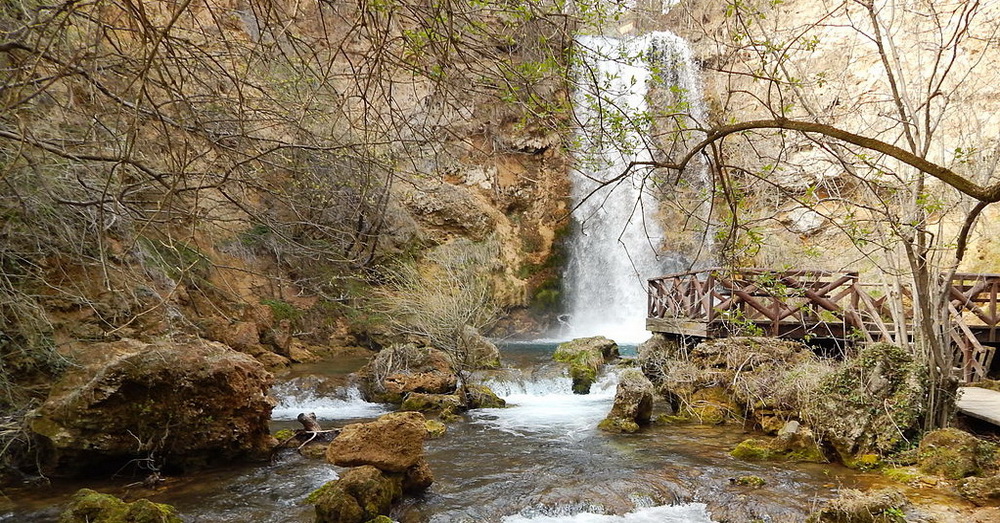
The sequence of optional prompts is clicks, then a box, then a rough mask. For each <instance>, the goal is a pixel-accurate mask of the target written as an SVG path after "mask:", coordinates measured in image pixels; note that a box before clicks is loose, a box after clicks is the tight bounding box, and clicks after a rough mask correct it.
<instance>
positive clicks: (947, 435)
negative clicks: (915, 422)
mask: <svg viewBox="0 0 1000 523" xmlns="http://www.w3.org/2000/svg"><path fill="white" fill-rule="evenodd" d="M985 449H986V448H985V447H984V446H982V445H980V441H979V439H978V438H976V437H975V436H973V435H972V434H969V433H968V432H964V431H961V430H958V429H955V428H947V429H940V430H935V431H933V432H930V433H928V434H927V435H926V436H924V439H922V440H921V441H920V447H918V449H917V452H918V456H919V460H920V462H919V467H920V470H921V471H922V472H925V473H927V474H937V475H940V476H944V477H946V478H948V479H961V478H964V477H966V476H971V475H974V474H977V473H978V472H979V471H980V470H981V465H980V463H982V462H984V461H987V460H988V457H989V456H990V455H991V454H992V453H991V452H988V451H985Z"/></svg>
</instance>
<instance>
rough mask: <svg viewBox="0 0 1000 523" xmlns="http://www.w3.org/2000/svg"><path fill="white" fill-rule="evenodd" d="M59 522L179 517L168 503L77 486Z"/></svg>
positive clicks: (163, 521) (135, 522)
mask: <svg viewBox="0 0 1000 523" xmlns="http://www.w3.org/2000/svg"><path fill="white" fill-rule="evenodd" d="M59 523H181V518H180V517H179V516H178V515H177V511H176V510H174V508H173V507H171V506H170V505H163V504H160V503H153V502H152V501H149V500H147V499H140V500H138V501H134V502H132V503H126V502H124V501H122V500H121V499H118V498H116V497H115V496H112V495H110V494H101V493H100V492H95V491H93V490H90V489H80V490H79V491H77V493H76V494H74V495H73V498H72V500H71V501H70V504H69V506H67V507H66V510H65V511H63V513H62V514H61V515H60V516H59Z"/></svg>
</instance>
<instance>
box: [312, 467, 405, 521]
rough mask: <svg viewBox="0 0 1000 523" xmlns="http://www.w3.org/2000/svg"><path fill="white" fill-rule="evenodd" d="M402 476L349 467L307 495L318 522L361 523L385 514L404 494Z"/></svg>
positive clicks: (373, 469)
mask: <svg viewBox="0 0 1000 523" xmlns="http://www.w3.org/2000/svg"><path fill="white" fill-rule="evenodd" d="M402 483H403V480H402V477H401V476H399V475H398V474H396V475H392V474H385V473H384V472H382V471H381V470H379V469H377V468H375V467H372V466H370V465H365V466H361V467H357V468H353V469H351V470H348V471H347V472H345V473H344V475H343V476H341V477H340V478H339V479H335V480H333V481H330V482H328V483H327V484H325V485H323V486H322V487H320V488H319V489H318V490H316V491H315V492H313V493H312V494H310V495H309V497H308V498H306V501H307V502H308V503H311V504H313V505H315V506H316V522H317V523H363V522H365V521H370V520H373V519H375V518H376V517H378V516H379V515H386V514H388V513H389V510H390V509H391V508H392V503H393V502H395V501H396V500H398V499H399V498H400V497H402V495H403V489H402Z"/></svg>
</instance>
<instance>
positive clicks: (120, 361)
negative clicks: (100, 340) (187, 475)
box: [29, 338, 273, 475]
mask: <svg viewBox="0 0 1000 523" xmlns="http://www.w3.org/2000/svg"><path fill="white" fill-rule="evenodd" d="M102 345H104V346H103V347H102V348H100V350H98V348H95V347H90V348H89V349H88V350H89V351H91V352H103V353H105V354H106V355H108V356H106V357H105V358H103V359H101V360H99V361H93V362H90V363H87V364H83V365H81V366H79V367H75V368H72V369H71V370H69V371H68V372H67V373H66V374H65V375H64V376H63V378H62V379H60V380H59V382H57V383H56V384H55V385H54V386H53V388H52V391H51V393H50V394H49V397H48V399H47V400H46V401H45V403H43V404H42V405H41V406H40V407H39V408H38V409H36V410H35V411H34V412H32V413H30V415H29V420H30V421H29V423H30V428H31V431H32V432H33V434H34V436H35V437H36V439H37V440H38V441H39V442H40V444H42V445H44V446H45V447H46V448H47V449H49V452H46V453H45V454H46V455H47V456H50V460H49V461H48V462H46V463H45V464H44V467H45V470H47V471H49V472H50V473H52V474H56V475H84V474H100V473H104V472H108V471H110V472H115V471H116V470H118V469H119V468H120V467H122V466H123V465H125V464H127V463H129V462H130V461H132V460H143V461H142V462H143V463H144V464H145V465H146V466H148V467H153V468H158V467H165V468H166V469H171V470H188V469H196V468H199V467H202V466H207V465H213V464H220V463H226V462H229V461H232V460H236V459H242V458H261V457H266V456H267V455H268V452H269V450H270V447H271V445H272V438H271V436H270V432H269V430H268V420H269V419H270V413H271V408H272V407H273V400H272V399H271V398H270V397H268V390H269V388H270V385H271V375H270V373H268V372H267V371H266V370H265V369H264V367H263V366H262V365H261V364H260V363H259V362H257V361H256V360H254V359H253V358H251V357H250V356H247V355H245V354H241V353H239V352H236V351H234V350H232V349H230V348H229V347H227V346H225V345H223V344H221V343H215V342H209V341H206V340H202V339H197V338H194V339H188V340H186V341H180V342H156V343H143V342H138V341H134V340H123V341H120V342H115V343H108V344H102ZM133 463H135V462H133Z"/></svg>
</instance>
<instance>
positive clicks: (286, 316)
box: [260, 300, 302, 321]
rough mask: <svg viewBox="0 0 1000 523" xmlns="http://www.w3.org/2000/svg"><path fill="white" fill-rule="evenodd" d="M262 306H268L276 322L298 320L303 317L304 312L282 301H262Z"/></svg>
mask: <svg viewBox="0 0 1000 523" xmlns="http://www.w3.org/2000/svg"><path fill="white" fill-rule="evenodd" d="M260 303H261V305H267V306H268V307H270V309H271V314H273V315H274V320H275V321H281V320H297V319H299V318H301V317H302V311H301V310H300V309H299V308H298V307H296V306H294V305H292V304H291V303H288V302H286V301H281V300H260Z"/></svg>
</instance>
